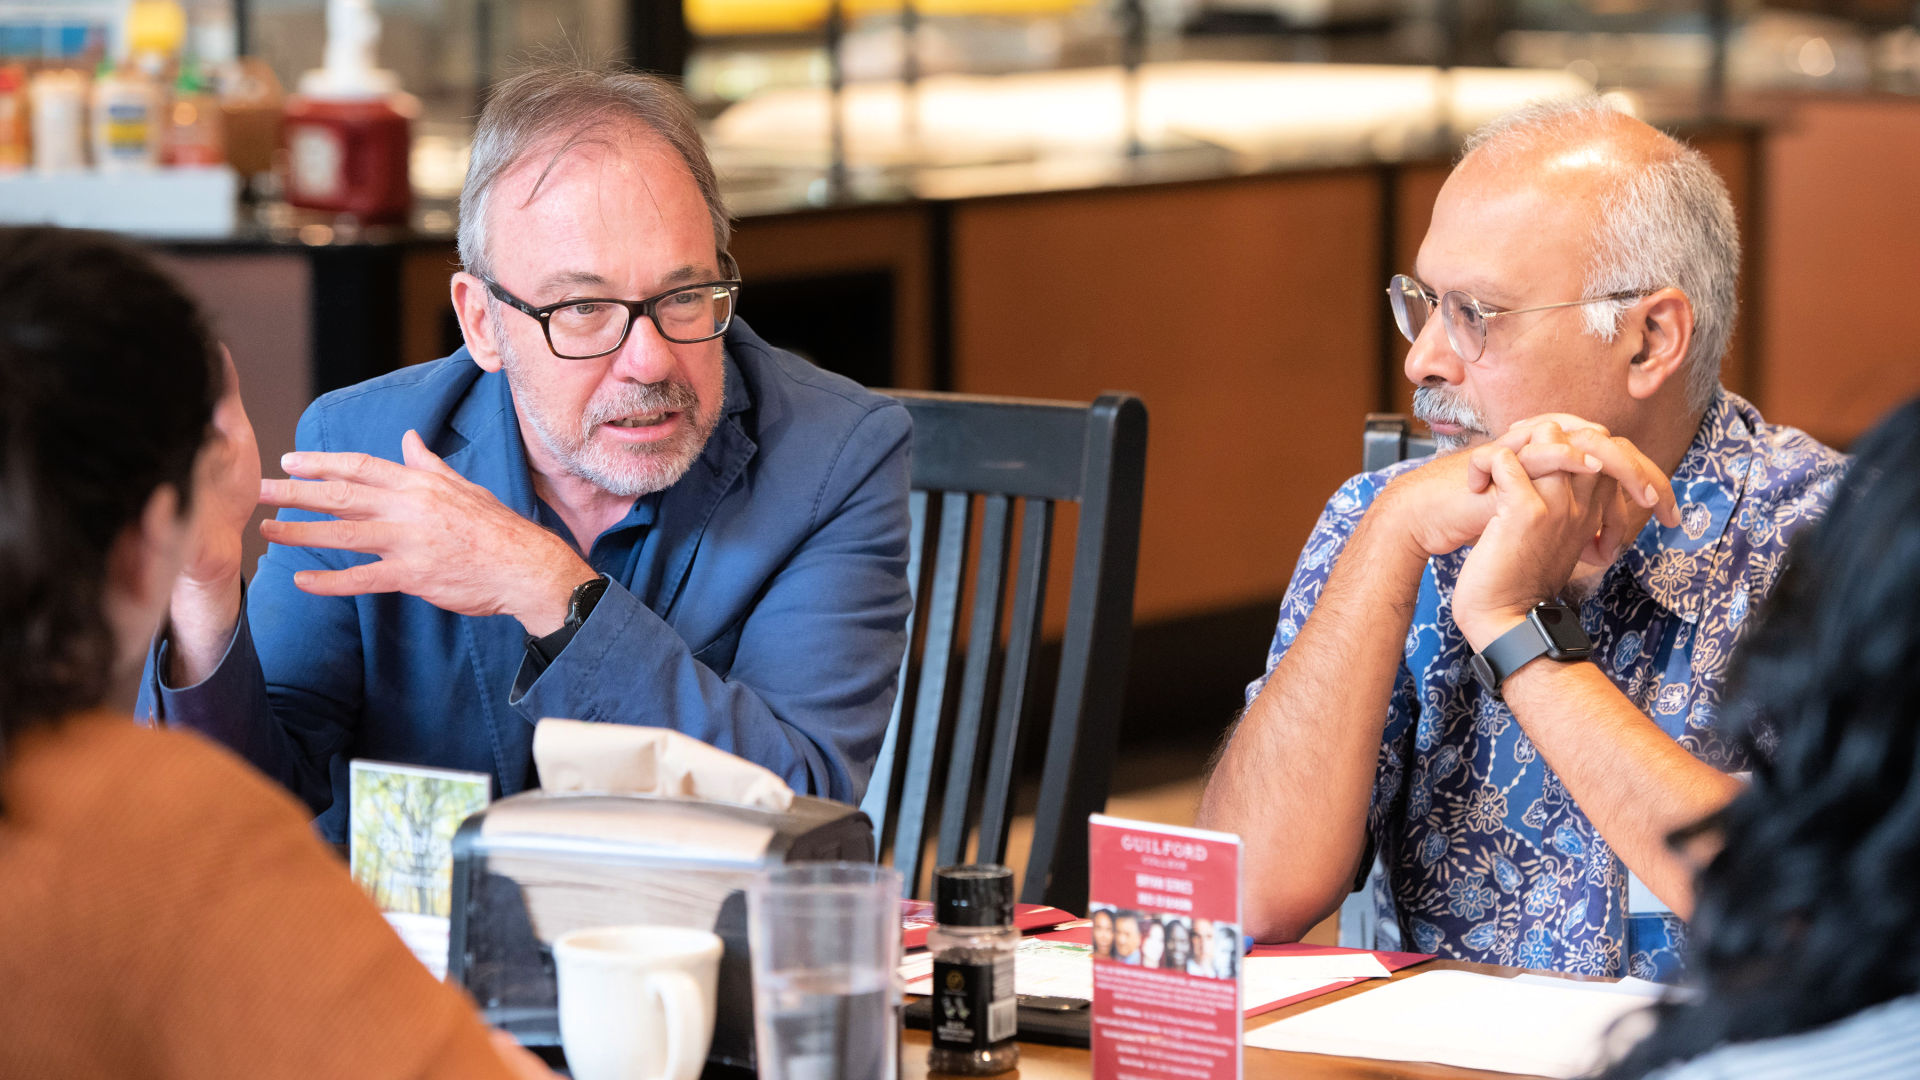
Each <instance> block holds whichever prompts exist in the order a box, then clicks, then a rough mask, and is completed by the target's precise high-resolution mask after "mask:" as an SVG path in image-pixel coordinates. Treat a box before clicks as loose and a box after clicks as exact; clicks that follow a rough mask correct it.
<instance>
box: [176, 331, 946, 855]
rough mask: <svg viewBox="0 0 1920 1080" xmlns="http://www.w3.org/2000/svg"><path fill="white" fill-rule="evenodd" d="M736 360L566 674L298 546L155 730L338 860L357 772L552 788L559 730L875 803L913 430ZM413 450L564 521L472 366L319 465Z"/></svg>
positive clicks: (402, 382) (381, 404) (809, 373)
mask: <svg viewBox="0 0 1920 1080" xmlns="http://www.w3.org/2000/svg"><path fill="white" fill-rule="evenodd" d="M723 363H724V366H725V371H726V379H725V384H726V390H725V395H724V400H723V402H721V403H720V412H721V415H720V417H719V420H718V422H717V424H716V426H715V428H714V431H713V434H712V436H711V437H710V438H709V439H708V440H707V443H706V446H705V447H704V448H702V450H701V451H700V454H699V456H698V458H697V459H696V460H695V461H694V462H693V463H692V465H691V466H690V467H689V468H688V469H687V471H686V473H685V474H684V475H683V476H682V477H681V478H680V479H679V480H678V481H677V482H675V483H674V484H673V485H672V486H671V487H669V488H667V489H666V490H664V491H661V492H659V493H657V494H655V495H652V496H648V497H645V498H640V499H636V500H635V502H634V505H633V507H632V509H631V510H630V511H629V513H628V514H627V515H626V516H625V517H624V518H623V519H622V520H621V521H620V522H619V523H618V524H616V525H615V526H614V527H613V528H611V529H609V530H608V531H607V532H606V533H605V534H604V535H602V536H600V537H599V538H598V539H597V540H595V541H594V543H593V544H592V545H591V550H589V551H588V552H587V553H586V557H587V559H588V561H589V562H590V563H591V564H592V565H593V567H594V569H596V570H599V571H600V572H601V573H603V574H606V575H607V577H608V578H610V579H611V584H610V585H609V586H608V588H607V590H606V592H605V593H604V594H603V595H602V596H601V598H600V600H599V602H598V603H597V604H596V605H595V606H594V609H593V613H592V615H591V616H589V617H588V618H587V619H586V620H585V622H584V623H582V624H581V625H580V626H579V628H578V630H577V631H576V632H575V633H574V635H573V637H572V638H571V639H569V640H568V641H567V642H566V644H565V647H564V648H563V649H562V650H560V652H559V654H558V655H557V656H555V657H554V659H553V661H552V662H551V663H550V664H545V665H541V664H538V663H536V662H534V658H531V657H530V656H529V654H528V649H527V634H526V630H525V628H524V627H522V626H521V625H520V622H519V620H517V619H515V618H513V617H511V616H507V615H487V616H475V615H460V614H455V613H453V612H449V611H444V610H442V609H440V608H437V607H435V606H433V605H432V604H430V603H428V602H426V601H425V600H422V599H420V598H418V597H415V596H410V595H407V594H404V593H373V594H368V595H364V596H346V597H328V596H314V595H312V594H309V593H306V592H304V591H302V590H301V589H300V588H299V587H298V586H296V585H295V584H294V583H293V576H294V574H295V573H297V572H299V571H301V570H338V569H341V568H343V567H346V566H351V565H355V564H358V563H364V562H367V561H369V560H370V559H371V558H372V556H370V555H365V554H361V553H357V552H351V551H334V550H323V549H318V548H298V547H287V546H285V545H281V544H273V545H270V546H269V547H268V549H267V554H266V556H265V557H263V558H262V559H261V560H260V566H259V571H258V573H256V574H255V575H254V578H253V581H252V584H251V586H250V587H249V589H248V592H247V598H246V603H245V605H244V608H243V611H242V619H241V621H240V625H239V626H238V627H237V628H236V630H235V632H234V636H233V640H232V643H231V644H230V645H229V648H228V653H227V655H226V656H225V657H224V658H223V659H222V660H221V662H220V664H219V666H218V667H217V668H215V670H214V671H213V672H212V673H211V674H210V675H208V676H207V678H206V679H204V680H203V681H202V682H200V683H198V684H196V685H194V686H191V687H169V686H164V685H162V684H161V682H160V679H159V677H158V673H159V672H161V671H164V670H166V663H165V658H164V654H163V652H162V651H161V649H159V648H156V650H155V651H154V653H153V654H152V655H151V657H150V660H149V669H148V674H147V679H146V681H145V685H144V687H143V694H142V698H143V700H142V702H141V704H140V706H139V707H138V711H139V712H140V714H141V715H149V716H154V717H157V718H159V719H162V720H164V721H165V722H166V723H167V724H168V725H169V726H174V727H189V728H193V729H195V730H198V731H200V732H203V733H205V734H207V735H209V736H211V737H212V738H214V739H217V740H218V741H220V742H223V743H225V744H226V745H228V746H230V747H233V748H234V749H235V750H236V751H238V752H239V753H240V754H242V755H243V756H244V757H246V758H247V760H248V761H250V762H252V763H253V764H254V765H255V766H256V767H257V768H259V769H260V770H261V771H262V772H265V773H267V774H268V775H269V776H272V777H274V778H276V779H278V780H279V781H281V782H282V783H283V784H285V785H286V786H287V787H288V788H290V789H291V790H293V791H294V792H295V793H296V794H298V795H300V796H301V797H302V798H303V799H305V800H306V802H307V803H308V805H309V806H311V807H312V808H313V811H314V813H315V814H316V815H318V821H317V826H318V828H319V830H320V832H321V834H322V835H323V836H326V837H327V838H329V839H333V840H340V839H344V838H345V836H346V826H347V812H348V805H347V797H346V796H347V790H346V788H347V779H348V771H347V769H346V764H347V762H348V761H350V760H351V759H353V758H372V759H377V760H380V761H396V762H404V763H408V764H416V765H428V766H437V767H442V768H453V769H464V770H471V771H475V772H485V773H491V774H492V775H493V777H494V783H495V787H496V790H497V792H498V793H499V794H502V795H510V794H513V793H514V792H517V791H520V790H522V789H524V788H526V787H527V786H528V785H529V784H530V783H532V782H533V780H534V779H535V778H534V776H533V771H534V770H533V750H532V747H533V729H534V724H535V723H536V722H537V721H538V720H540V719H541V718H543V717H549V716H556V717H568V718H572V719H578V720H587V721H597V722H607V723H624V724H641V725H648V726H655V727H670V728H674V729H676V730H678V731H681V732H684V733H686V734H688V735H691V736H693V737H695V738H698V739H701V740H703V741H705V742H708V743H710V744H712V745H714V746H717V747H719V748H720V749H722V750H726V751H728V752H729V753H733V754H737V755H739V756H740V757H743V758H746V759H748V760H750V761H755V762H758V763H759V764H761V765H765V766H766V767H767V768H769V769H772V770H773V771H774V772H775V773H778V774H779V775H780V776H781V778H782V779H784V780H786V781H787V782H788V783H789V784H791V785H792V786H793V787H794V789H795V790H797V791H801V792H805V793H809V794H817V795H823V796H826V797H829V798H834V799H839V800H842V801H845V802H858V801H859V799H860V795H861V793H862V791H863V790H864V789H865V787H866V783H867V777H868V775H869V773H870V772H871V771H872V769H873V762H874V759H875V756H876V755H877V754H878V752H879V749H880V743H881V740H882V738H883V737H884V734H885V731H886V726H887V719H888V716H889V715H890V713H891V708H892V703H893V695H894V689H895V685H896V683H897V680H898V678H899V670H900V657H901V654H902V653H903V652H904V651H905V649H906V642H907V635H906V620H907V612H908V609H909V607H910V606H911V602H912V601H911V596H910V594H909V591H908V588H907V579H906V568H907V532H908V527H909V516H908V509H907V492H908V480H909V478H908V445H909V440H910V437H911V428H912V423H911V421H910V420H909V418H908V416H907V412H906V410H905V409H904V408H902V407H901V406H900V403H899V402H897V401H894V400H892V399H890V398H885V397H882V396H880V395H877V394H873V393H870V392H868V391H866V390H863V389H861V388H860V387H859V386H857V385H855V384H854V383H853V382H852V381H850V380H848V379H844V378H842V377H840V376H838V375H833V374H831V373H828V372H825V371H821V370H820V369H818V368H816V367H814V366H813V365H812V364H810V363H808V362H807V361H806V360H804V359H802V358H800V357H798V356H795V355H793V354H792V353H787V352H783V351H781V350H779V349H775V348H772V347H771V346H769V345H767V344H766V343H765V342H763V341H761V340H760V339H759V338H758V337H757V336H755V335H754V334H753V332H752V330H750V329H749V328H748V327H747V325H746V323H745V322H743V321H741V320H738V319H736V320H735V321H734V325H733V326H732V327H731V328H730V329H729V330H728V332H727V337H726V346H725V359H724V361H723ZM408 430H414V431H418V432H419V434H420V436H421V438H422V439H423V440H425V442H426V445H427V447H428V448H429V449H431V450H433V451H434V452H435V453H437V454H439V455H440V456H441V457H442V458H443V459H444V460H445V461H446V463H447V465H448V467H449V468H451V469H453V470H454V471H455V472H458V473H459V474H461V475H462V476H465V477H466V478H467V479H468V480H471V481H472V482H474V483H476V484H478V485H480V486H481V487H484V488H486V489H487V490H488V491H489V492H490V493H492V495H493V496H494V498H496V499H498V500H499V501H500V503H501V504H502V505H503V506H505V507H507V508H509V509H511V510H513V511H514V512H515V513H518V514H520V515H521V516H523V517H526V518H529V519H532V520H535V521H538V522H540V523H541V524H544V525H546V526H548V527H549V528H554V527H556V526H558V525H559V524H560V522H559V520H558V518H557V517H556V516H555V515H554V513H553V511H552V509H551V508H549V507H545V506H543V505H542V504H541V503H540V500H539V499H538V498H537V497H536V495H535V493H534V487H533V479H532V473H531V471H530V468H529V466H528V464H527V457H526V449H525V447H524V445H523V444H522V442H521V437H520V426H519V420H518V414H517V412H516V406H515V404H514V400H513V394H512V390H511V387H510V385H509V384H508V382H507V380H506V378H505V376H504V375H503V374H501V373H499V372H491V373H489V372H483V371H482V370H481V369H480V368H479V367H478V366H476V365H475V364H474V362H473V360H472V359H471V358H470V357H469V356H468V355H467V354H466V352H465V350H462V351H461V352H459V353H456V354H454V355H453V356H451V357H448V358H445V359H442V360H438V361H433V362H431V363H426V364H420V365H416V366H412V367H408V368H403V369H401V370H400V371H396V372H393V373H391V374H388V375H384V376H381V377H380V378H377V379H373V380H370V381H368V382H365V383H362V384H360V385H358V386H354V387H349V388H347V389H345V390H339V391H335V392H333V393H331V394H328V395H326V396H325V397H322V398H321V399H320V400H318V401H316V402H315V403H314V404H313V405H312V406H311V407H310V408H309V409H308V410H307V413H306V415H305V416H303V417H302V418H301V421H300V429H299V432H298V433H297V435H296V445H297V446H298V447H299V448H300V449H302V450H320V451H353V450H358V451H364V452H366V453H370V454H374V455H378V456H382V457H385V458H388V459H390V460H391V459H395V458H397V457H398V456H399V453H400V439H401V437H402V435H403V434H404V433H405V432H406V431H408ZM280 516H281V518H282V519H285V520H312V519H314V518H316V517H318V516H319V515H315V514H309V513H306V512H305V511H296V510H283V511H282V512H281V515H280Z"/></svg>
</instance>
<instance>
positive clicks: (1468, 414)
mask: <svg viewBox="0 0 1920 1080" xmlns="http://www.w3.org/2000/svg"><path fill="white" fill-rule="evenodd" d="M1413 415H1415V416H1417V417H1419V418H1420V419H1422V420H1425V421H1426V422H1427V423H1429V424H1433V423H1441V424H1452V425H1454V426H1456V427H1461V428H1465V429H1467V430H1468V431H1482V432H1483V431H1485V430H1487V425H1486V422H1485V421H1483V420H1481V419H1480V414H1479V413H1477V412H1475V411H1473V407H1472V406H1470V405H1468V404H1467V403H1466V401H1465V399H1463V398H1461V397H1459V396H1457V395H1456V394H1454V393H1452V392H1450V391H1447V390H1442V389H1440V388H1439V387H1437V386H1416V387H1414V388H1413Z"/></svg>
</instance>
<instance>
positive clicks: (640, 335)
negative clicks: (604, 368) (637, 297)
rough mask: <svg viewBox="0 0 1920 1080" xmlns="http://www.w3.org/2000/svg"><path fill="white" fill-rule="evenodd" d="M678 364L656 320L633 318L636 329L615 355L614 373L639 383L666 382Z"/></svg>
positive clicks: (643, 316)
mask: <svg viewBox="0 0 1920 1080" xmlns="http://www.w3.org/2000/svg"><path fill="white" fill-rule="evenodd" d="M679 362H680V361H679V358H678V357H676V356H674V353H673V345H672V344H671V343H670V342H668V341H667V339H666V338H664V337H661V336H660V330H659V328H658V327H656V326H654V325H653V320H652V319H649V318H647V317H646V316H645V315H639V316H635V317H634V320H633V328H632V329H630V330H628V331H627V340H626V342H625V343H623V344H622V345H621V346H620V349H619V351H618V352H616V353H614V354H613V373H614V374H615V375H616V376H618V377H619V378H622V379H627V380H630V381H633V382H638V383H649V384H651V383H659V382H666V381H667V380H668V379H669V378H670V377H671V376H672V375H673V371H674V368H675V367H676V366H678V364H679Z"/></svg>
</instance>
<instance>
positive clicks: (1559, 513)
mask: <svg viewBox="0 0 1920 1080" xmlns="http://www.w3.org/2000/svg"><path fill="white" fill-rule="evenodd" d="M1485 461H1486V464H1487V475H1488V479H1489V482H1490V483H1491V485H1492V495H1493V500H1494V511H1493V517H1492V518H1491V519H1490V520H1489V521H1488V522H1487V527H1486V529H1485V530H1484V531H1483V532H1481V534H1480V540H1479V542H1478V543H1476V544H1474V546H1473V551H1472V552H1470V553H1469V554H1468V555H1467V559H1466V562H1465V563H1464V564H1463V565H1462V566H1461V568H1460V577H1459V580H1458V581H1456V582H1455V583H1454V588H1453V621H1454V623H1455V624H1456V625H1458V626H1459V627H1460V632H1461V634H1462V635H1464V636H1465V637H1466V639H1467V642H1468V644H1470V645H1472V646H1473V648H1474V649H1475V650H1476V651H1478V650H1481V649H1484V648H1486V646H1487V645H1488V644H1489V643H1490V642H1491V641H1493V639H1494V638H1496V637H1498V636H1500V634H1502V633H1504V632H1505V631H1506V630H1508V629H1509V628H1511V627H1513V626H1514V625H1515V624H1517V623H1519V622H1520V621H1521V620H1522V619H1525V618H1526V615H1527V611H1528V610H1529V609H1530V608H1532V607H1533V605H1535V604H1537V603H1539V602H1540V601H1542V600H1545V599H1547V598H1549V597H1551V596H1553V595H1554V594H1556V593H1558V592H1559V591H1560V590H1561V589H1562V588H1564V587H1565V585H1566V583H1567V580H1568V578H1569V577H1571V576H1572V574H1573V568H1574V566H1575V565H1576V564H1577V563H1578V562H1579V560H1580V553H1581V551H1582V550H1584V549H1585V548H1587V546H1588V545H1590V544H1591V543H1593V540H1594V536H1595V533H1596V531H1597V530H1598V529H1599V526H1600V522H1601V519H1602V517H1603V516H1604V515H1605V513H1606V512H1607V509H1608V507H1609V506H1611V505H1612V504H1613V502H1614V499H1615V490H1614V489H1615V488H1616V487H1617V485H1616V483H1615V481H1614V480H1613V478H1612V477H1611V476H1603V475H1600V474H1596V473H1587V474H1579V473H1552V474H1550V475H1547V476H1542V477H1538V478H1535V477H1532V476H1529V475H1528V474H1527V469H1526V467H1525V466H1523V465H1521V464H1520V458H1519V457H1518V456H1517V455H1516V454H1515V453H1514V452H1513V451H1512V450H1509V449H1507V448H1506V447H1504V446H1503V447H1495V448H1493V449H1491V450H1489V451H1488V453H1487V454H1486V456H1485Z"/></svg>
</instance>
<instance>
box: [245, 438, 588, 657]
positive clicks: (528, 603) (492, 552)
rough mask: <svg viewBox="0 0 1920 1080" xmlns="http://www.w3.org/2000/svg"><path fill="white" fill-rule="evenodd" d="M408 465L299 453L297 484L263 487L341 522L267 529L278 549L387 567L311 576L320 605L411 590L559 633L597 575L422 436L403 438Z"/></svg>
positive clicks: (265, 497)
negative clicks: (341, 555)
mask: <svg viewBox="0 0 1920 1080" xmlns="http://www.w3.org/2000/svg"><path fill="white" fill-rule="evenodd" d="M400 453H401V457H402V460H403V461H404V462H405V464H397V463H395V462H391V461H386V460H384V459H381V458H377V457H373V456H371V455H368V454H359V453H345V454H333V453H313V452H305V453H293V454H288V455H286V456H285V457H283V458H281V464H282V465H283V466H284V467H285V468H286V470H287V472H288V474H289V475H290V476H294V477H299V478H302V479H292V480H263V481H261V483H260V501H261V502H264V503H270V504H272V505H274V506H286V507H295V508H298V509H302V510H311V511H314V512H316V513H321V514H331V515H333V517H334V518H335V520H332V521H280V520H277V519H268V520H266V521H263V522H261V523H260V531H261V532H262V533H263V534H265V536H266V538H267V539H268V540H271V541H273V542H274V543H276V544H287V545H292V546H296V547H317V548H333V549H338V550H344V551H360V552H365V553H367V554H370V555H377V556H379V558H378V559H377V560H376V561H374V562H370V563H362V564H361V565H358V566H351V567H348V568H346V569H344V570H302V571H300V572H299V573H297V574H295V575H294V576H293V583H294V584H295V585H297V586H299V587H300V588H301V589H302V590H304V591H306V592H309V593H312V594H314V595H316V596H358V595H361V594H363V593H379V592H404V593H407V594H409V595H412V596H417V597H419V598H420V599H422V600H425V601H426V602H428V603H430V604H432V605H434V606H435V607H438V608H442V609H444V610H447V611H451V612H454V613H455V614H459V615H512V616H514V617H515V618H518V619H519V620H520V621H521V623H522V624H524V625H525V626H526V628H527V632H528V633H531V634H534V635H536V636H540V635H544V634H548V633H551V632H552V631H554V630H557V629H559V627H560V625H561V623H562V622H563V621H564V620H565V617H566V606H567V597H568V595H569V594H570V593H571V592H572V590H573V587H574V586H576V585H578V584H580V583H581V582H583V581H586V580H588V579H589V578H591V577H593V576H594V571H593V569H592V568H591V567H589V566H588V565H587V564H586V562H585V561H584V560H582V559H581V558H580V556H579V555H577V554H575V553H574V551H573V549H572V548H571V547H569V546H568V545H567V542H566V541H565V540H562V539H561V538H560V537H558V536H556V535H554V534H553V533H551V532H549V531H547V530H546V529H544V528H541V527H540V526H539V525H537V524H535V523H534V522H531V521H528V520H527V519H526V518H523V517H521V516H520V515H519V514H516V513H514V512H513V511H512V510H510V509H508V508H507V507H506V506H504V505H502V504H501V502H500V500H498V499H496V498H494V497H493V493H492V492H489V491H488V490H487V489H486V488H483V487H481V486H480V485H478V484H475V483H473V482H472V481H470V480H468V479H467V478H466V477H464V476H461V475H460V474H459V473H457V472H455V471H454V470H453V468H452V467H450V466H449V465H447V463H446V462H444V461H442V460H440V458H439V457H437V456H435V455H434V453H433V452H432V451H431V450H428V449H427V447H426V444H425V443H424V442H422V441H421V440H420V436H419V434H417V433H416V432H412V431H409V432H407V433H406V435H405V436H403V437H402V438H401V440H400Z"/></svg>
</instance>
